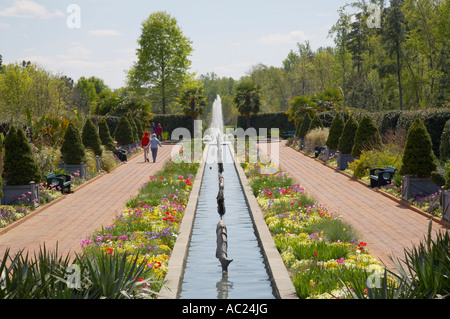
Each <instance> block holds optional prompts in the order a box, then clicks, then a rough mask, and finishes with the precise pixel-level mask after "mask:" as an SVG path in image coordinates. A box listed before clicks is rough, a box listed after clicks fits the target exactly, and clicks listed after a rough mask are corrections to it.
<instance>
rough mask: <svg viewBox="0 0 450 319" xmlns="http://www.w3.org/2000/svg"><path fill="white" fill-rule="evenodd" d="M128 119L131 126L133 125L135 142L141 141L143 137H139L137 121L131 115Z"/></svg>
mask: <svg viewBox="0 0 450 319" xmlns="http://www.w3.org/2000/svg"><path fill="white" fill-rule="evenodd" d="M127 118H128V122H130V125H131V131H132V132H133V141H139V140H140V139H141V138H142V136H143V135H139V132H138V128H137V125H136V121H135V120H134V118H133V117H132V116H131V115H129V116H128V117H127Z"/></svg>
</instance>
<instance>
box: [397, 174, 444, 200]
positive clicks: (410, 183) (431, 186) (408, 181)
mask: <svg viewBox="0 0 450 319" xmlns="http://www.w3.org/2000/svg"><path fill="white" fill-rule="evenodd" d="M438 191H439V186H437V185H436V184H435V183H434V182H433V181H432V180H431V178H428V177H412V176H411V175H409V174H406V175H404V176H402V200H404V201H408V200H409V199H410V198H414V197H415V196H419V195H423V196H426V195H431V194H434V193H436V192H438Z"/></svg>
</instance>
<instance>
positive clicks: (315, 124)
mask: <svg viewBox="0 0 450 319" xmlns="http://www.w3.org/2000/svg"><path fill="white" fill-rule="evenodd" d="M319 127H321V128H323V124H322V120H321V119H320V117H319V114H317V113H314V115H313V117H312V119H311V123H309V128H308V132H310V131H312V130H314V129H316V128H319ZM305 136H306V134H305Z"/></svg>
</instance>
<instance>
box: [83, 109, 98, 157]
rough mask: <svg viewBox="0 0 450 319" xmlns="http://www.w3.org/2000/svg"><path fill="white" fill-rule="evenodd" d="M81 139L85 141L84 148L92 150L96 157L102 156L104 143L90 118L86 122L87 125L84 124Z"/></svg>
mask: <svg viewBox="0 0 450 319" xmlns="http://www.w3.org/2000/svg"><path fill="white" fill-rule="evenodd" d="M81 139H82V141H83V144H84V147H86V148H90V149H92V150H93V151H94V153H95V155H98V156H102V152H103V150H102V148H101V144H102V142H101V141H100V137H99V135H98V132H97V127H96V126H95V124H94V122H92V120H91V119H89V118H88V119H87V120H86V123H84V127H83V132H82V134H81Z"/></svg>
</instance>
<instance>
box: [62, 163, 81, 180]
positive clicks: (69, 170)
mask: <svg viewBox="0 0 450 319" xmlns="http://www.w3.org/2000/svg"><path fill="white" fill-rule="evenodd" d="M58 167H59V168H63V169H65V170H66V172H67V173H69V174H73V173H76V172H79V174H80V178H82V179H86V178H87V167H86V164H85V163H80V164H78V165H76V164H75V165H69V164H65V163H59V164H58Z"/></svg>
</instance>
